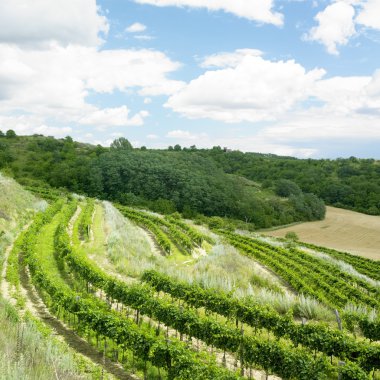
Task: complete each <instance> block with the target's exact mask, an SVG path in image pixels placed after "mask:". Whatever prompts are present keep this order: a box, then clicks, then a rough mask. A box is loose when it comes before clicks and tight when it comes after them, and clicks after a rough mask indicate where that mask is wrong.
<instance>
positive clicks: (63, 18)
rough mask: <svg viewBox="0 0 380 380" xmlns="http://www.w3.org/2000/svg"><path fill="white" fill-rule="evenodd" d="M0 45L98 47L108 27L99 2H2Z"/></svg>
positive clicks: (91, 0) (14, 0)
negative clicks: (101, 34) (100, 34)
mask: <svg viewBox="0 0 380 380" xmlns="http://www.w3.org/2000/svg"><path fill="white" fill-rule="evenodd" d="M0 25H1V28H0V42H7V43H16V44H22V45H32V46H41V45H44V44H50V43H51V42H52V41H54V42H56V43H59V44H62V45H64V46H66V45H68V44H80V45H86V46H95V45H99V44H100V43H101V42H102V40H101V38H100V37H99V33H103V34H106V33H107V32H108V29H109V24H108V21H107V19H106V17H104V16H102V15H101V14H100V13H99V9H98V7H97V5H96V0H80V1H78V0H54V1H50V0H33V1H30V0H12V1H1V2H0Z"/></svg>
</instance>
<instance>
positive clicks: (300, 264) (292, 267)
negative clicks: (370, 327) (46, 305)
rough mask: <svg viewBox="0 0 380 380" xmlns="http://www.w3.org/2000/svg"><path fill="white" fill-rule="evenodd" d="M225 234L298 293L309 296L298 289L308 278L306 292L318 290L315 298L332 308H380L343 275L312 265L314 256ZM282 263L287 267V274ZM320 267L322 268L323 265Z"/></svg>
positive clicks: (302, 288)
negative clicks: (356, 305)
mask: <svg viewBox="0 0 380 380" xmlns="http://www.w3.org/2000/svg"><path fill="white" fill-rule="evenodd" d="M223 234H224V235H225V236H226V237H227V238H228V240H229V242H230V243H231V244H232V245H234V246H235V247H237V248H239V249H240V250H242V251H243V252H244V253H245V254H248V255H252V256H254V257H255V258H256V259H257V260H259V261H260V262H262V263H263V264H265V265H269V266H270V267H272V269H274V270H275V271H277V272H278V273H279V274H280V275H281V276H282V277H284V276H286V277H287V278H286V280H287V281H289V282H290V284H291V285H292V286H294V287H295V288H296V290H297V291H302V292H303V293H306V291H305V287H304V286H301V287H300V286H299V285H298V286H297V284H296V283H297V279H299V278H300V277H301V276H302V277H304V278H307V279H308V280H309V282H310V284H311V285H310V286H308V287H307V288H306V290H308V288H310V287H311V288H312V289H314V290H315V291H314V292H313V293H314V294H312V295H316V296H317V297H318V298H319V299H320V300H321V301H322V302H326V299H327V304H328V305H330V306H331V307H335V306H339V307H344V306H345V305H346V304H347V303H349V302H353V303H357V304H358V303H359V304H360V303H361V304H363V305H367V304H369V305H371V306H372V307H377V306H378V305H379V301H378V300H376V299H375V298H372V297H369V296H367V295H366V294H364V293H363V292H361V291H360V290H359V289H357V288H355V287H353V286H350V285H349V284H347V283H346V282H345V281H343V280H341V279H340V278H339V277H340V276H343V275H342V274H341V272H340V271H339V274H337V275H336V276H332V275H330V274H329V273H328V272H327V271H324V270H323V269H322V268H318V265H313V264H310V263H311V260H313V257H312V256H310V255H308V257H307V260H305V259H304V258H303V257H301V256H300V251H298V252H296V253H292V252H290V251H287V250H286V249H283V248H280V247H273V246H271V245H270V244H267V243H265V242H261V241H257V240H255V239H251V238H248V237H244V236H242V235H237V234H234V233H231V232H223ZM304 255H306V254H304ZM314 260H316V259H314ZM280 263H281V264H284V265H286V268H285V270H284V267H283V265H281V264H280ZM320 266H321V267H322V264H321V265H320ZM280 271H281V273H280ZM284 272H285V273H284ZM289 278H290V279H289ZM295 284H296V286H295ZM320 289H323V294H321V292H320Z"/></svg>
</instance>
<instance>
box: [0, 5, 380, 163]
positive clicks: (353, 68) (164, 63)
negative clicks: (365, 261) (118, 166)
mask: <svg viewBox="0 0 380 380" xmlns="http://www.w3.org/2000/svg"><path fill="white" fill-rule="evenodd" d="M0 25H1V28H0V130H2V131H6V130H8V129H13V130H15V131H16V133H17V134H20V135H30V134H34V133H38V134H44V135H49V136H55V137H59V138H60V137H65V136H68V135H69V136H71V137H73V138H74V139H75V140H78V141H82V142H87V143H92V144H102V145H104V146H108V145H110V144H111V142H112V141H113V140H114V139H116V138H119V137H125V138H127V139H128V140H130V141H131V142H132V144H133V146H135V147H140V146H147V147H148V148H165V147H168V146H169V145H175V144H180V145H181V146H191V145H196V146H197V147H200V148H205V147H213V146H217V145H219V146H221V147H228V148H230V149H239V150H241V151H245V152H247V151H250V152H261V153H274V154H279V155H287V156H295V157H299V158H309V157H310V158H337V157H350V156H356V157H363V158H377V159H380V0H319V1H318V0H315V1H313V0H54V1H51V0H33V1H31V0H12V1H9V0H0Z"/></svg>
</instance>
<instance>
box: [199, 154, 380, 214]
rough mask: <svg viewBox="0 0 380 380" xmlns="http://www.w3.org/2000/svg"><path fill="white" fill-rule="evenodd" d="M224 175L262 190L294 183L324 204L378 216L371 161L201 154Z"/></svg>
mask: <svg viewBox="0 0 380 380" xmlns="http://www.w3.org/2000/svg"><path fill="white" fill-rule="evenodd" d="M200 154H201V155H202V156H207V157H212V158H213V160H214V161H215V162H216V163H217V164H218V166H219V167H220V168H222V169H223V170H224V171H225V172H227V173H235V174H239V175H241V176H244V177H246V178H249V179H251V180H253V181H258V182H260V183H263V184H264V186H265V187H268V188H271V187H275V185H276V181H277V180H279V179H287V180H291V181H293V182H295V183H296V184H297V185H298V186H299V187H300V188H301V189H302V190H303V191H304V192H307V193H313V194H316V195H317V196H318V197H320V198H322V199H323V200H324V201H325V202H326V204H328V205H331V206H335V207H339V208H346V209H349V210H354V211H358V212H362V213H366V214H370V215H380V161H377V160H374V159H370V158H368V159H359V158H355V157H350V158H347V159H344V158H338V159H335V160H331V159H319V160H317V159H296V158H293V157H280V156H275V155H272V154H268V155H265V154H257V153H243V152H239V151H233V152H228V154H226V153H225V152H224V151H223V150H222V149H221V148H220V147H215V148H214V149H211V150H201V151H200Z"/></svg>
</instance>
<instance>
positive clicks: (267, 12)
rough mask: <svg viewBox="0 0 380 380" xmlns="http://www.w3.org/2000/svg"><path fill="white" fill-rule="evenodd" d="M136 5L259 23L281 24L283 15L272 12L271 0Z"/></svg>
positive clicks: (171, 0)
mask: <svg viewBox="0 0 380 380" xmlns="http://www.w3.org/2000/svg"><path fill="white" fill-rule="evenodd" d="M135 2H136V3H140V4H150V5H155V6H158V7H167V6H176V7H192V8H206V9H207V10H209V11H224V12H228V13H232V14H234V15H236V16H238V17H242V18H246V19H248V20H252V21H257V22H260V23H267V24H274V25H277V26H280V25H282V24H283V15H282V14H280V13H278V12H275V11H273V6H274V1H273V0H233V1H232V0H135Z"/></svg>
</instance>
